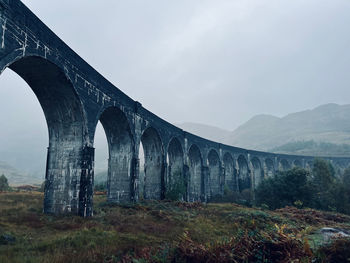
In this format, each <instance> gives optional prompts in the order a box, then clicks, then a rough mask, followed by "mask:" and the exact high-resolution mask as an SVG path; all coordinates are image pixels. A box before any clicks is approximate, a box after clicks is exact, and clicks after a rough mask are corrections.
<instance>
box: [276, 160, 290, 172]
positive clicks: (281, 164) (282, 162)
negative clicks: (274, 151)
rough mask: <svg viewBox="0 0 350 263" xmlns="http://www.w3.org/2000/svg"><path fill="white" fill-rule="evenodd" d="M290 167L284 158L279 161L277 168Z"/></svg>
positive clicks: (286, 168) (282, 169) (287, 168)
mask: <svg viewBox="0 0 350 263" xmlns="http://www.w3.org/2000/svg"><path fill="white" fill-rule="evenodd" d="M289 169H290V164H289V162H288V161H287V160H286V159H282V160H280V162H279V170H280V171H288V170H289Z"/></svg>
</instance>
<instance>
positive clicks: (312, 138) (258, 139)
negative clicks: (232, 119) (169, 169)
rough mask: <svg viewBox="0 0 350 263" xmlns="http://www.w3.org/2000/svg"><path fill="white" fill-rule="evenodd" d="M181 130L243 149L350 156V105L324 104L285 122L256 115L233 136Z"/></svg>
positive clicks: (191, 127)
mask: <svg viewBox="0 0 350 263" xmlns="http://www.w3.org/2000/svg"><path fill="white" fill-rule="evenodd" d="M178 126H179V127H181V128H182V129H185V130H187V131H189V132H192V133H194V134H197V135H199V136H202V137H205V138H208V139H212V140H215V141H219V142H222V143H226V144H229V145H233V146H238V147H242V148H248V149H254V150H262V151H271V150H272V151H276V152H283V153H293V154H308V155H336V156H344V155H347V156H348V155H350V149H349V147H348V145H350V105H337V104H325V105H321V106H319V107H317V108H315V109H312V110H305V111H301V112H297V113H292V114H288V115H287V116H285V117H282V118H279V117H275V116H272V115H266V114H261V115H256V116H254V117H253V118H251V119H250V120H249V121H247V122H246V123H244V124H243V125H241V126H239V127H238V128H237V129H236V130H234V131H232V132H229V131H225V130H222V129H220V128H217V127H212V126H207V125H202V124H196V123H185V124H179V125H178Z"/></svg>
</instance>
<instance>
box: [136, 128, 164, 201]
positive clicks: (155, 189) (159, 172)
mask: <svg viewBox="0 0 350 263" xmlns="http://www.w3.org/2000/svg"><path fill="white" fill-rule="evenodd" d="M141 144H142V148H141V145H140V151H141V152H142V151H143V153H144V165H143V166H144V167H143V171H140V187H139V190H140V194H139V195H140V198H144V199H156V200H160V199H162V198H164V188H165V187H164V170H165V165H164V160H163V159H164V158H163V156H164V154H163V144H162V141H161V139H160V136H159V134H158V132H157V131H156V130H155V129H154V128H152V127H149V128H147V129H146V130H145V131H144V132H143V134H142V136H141ZM140 163H141V162H140ZM140 169H142V167H141V166H140Z"/></svg>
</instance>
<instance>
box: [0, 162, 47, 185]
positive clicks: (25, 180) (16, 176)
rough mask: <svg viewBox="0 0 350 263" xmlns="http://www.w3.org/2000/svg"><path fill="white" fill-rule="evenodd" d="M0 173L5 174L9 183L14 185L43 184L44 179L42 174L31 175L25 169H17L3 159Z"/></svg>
mask: <svg viewBox="0 0 350 263" xmlns="http://www.w3.org/2000/svg"><path fill="white" fill-rule="evenodd" d="M0 175H5V176H6V178H7V179H8V182H9V184H10V185H12V186H16V185H25V184H41V183H42V182H43V180H44V178H41V176H35V175H29V174H27V173H25V172H23V171H19V170H17V169H16V168H14V167H12V166H11V165H9V164H7V163H5V162H3V161H0Z"/></svg>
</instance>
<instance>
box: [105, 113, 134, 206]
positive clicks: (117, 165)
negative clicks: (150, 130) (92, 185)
mask: <svg viewBox="0 0 350 263" xmlns="http://www.w3.org/2000/svg"><path fill="white" fill-rule="evenodd" d="M99 120H100V122H101V124H102V126H103V129H104V131H105V134H106V138H107V143H108V156H109V158H108V172H107V200H108V201H109V202H124V201H131V200H132V199H133V194H134V193H133V174H132V158H133V155H134V139H133V136H132V133H131V129H130V125H129V121H128V119H127V117H126V115H125V114H124V112H123V111H121V110H120V109H119V108H117V107H108V108H107V109H105V110H104V111H103V113H102V114H101V115H100V117H99Z"/></svg>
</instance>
